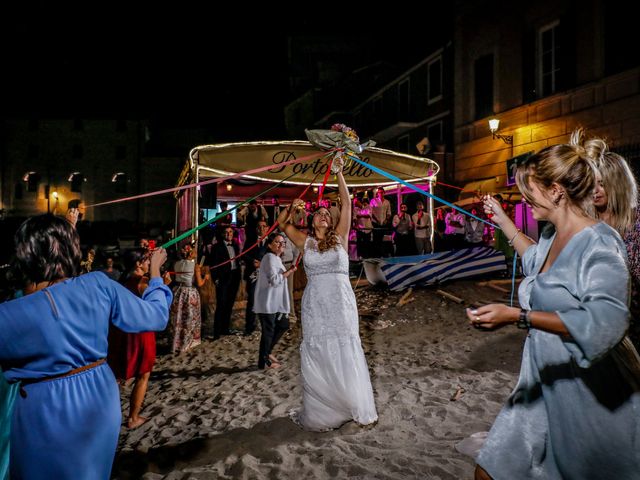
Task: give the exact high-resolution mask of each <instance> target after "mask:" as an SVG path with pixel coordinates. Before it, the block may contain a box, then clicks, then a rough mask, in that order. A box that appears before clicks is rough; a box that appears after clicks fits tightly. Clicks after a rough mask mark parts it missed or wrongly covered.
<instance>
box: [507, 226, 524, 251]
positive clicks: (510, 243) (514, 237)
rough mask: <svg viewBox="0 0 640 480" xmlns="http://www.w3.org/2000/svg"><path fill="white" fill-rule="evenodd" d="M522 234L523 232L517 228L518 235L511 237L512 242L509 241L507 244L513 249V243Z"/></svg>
mask: <svg viewBox="0 0 640 480" xmlns="http://www.w3.org/2000/svg"><path fill="white" fill-rule="evenodd" d="M521 233H522V231H521V230H520V229H519V228H516V234H515V235H514V236H513V237H511V240H509V241H508V242H507V243H508V244H509V246H510V247H512V246H513V241H514V240H515V239H516V237H517V236H518V235H520V234H521Z"/></svg>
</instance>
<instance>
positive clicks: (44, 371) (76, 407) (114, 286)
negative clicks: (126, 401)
mask: <svg viewBox="0 0 640 480" xmlns="http://www.w3.org/2000/svg"><path fill="white" fill-rule="evenodd" d="M165 260H166V252H165V251H164V250H162V249H159V250H156V251H155V252H154V253H153V255H152V257H151V266H150V272H151V280H150V282H149V287H148V288H147V290H146V291H145V292H144V295H143V296H142V298H138V297H136V296H135V295H133V294H132V293H131V292H130V291H128V290H127V289H126V288H124V287H123V286H122V285H120V284H118V283H116V282H114V281H113V280H111V279H109V278H108V277H107V276H106V275H105V274H104V273H102V272H93V273H88V274H86V275H81V276H77V274H78V272H79V265H80V245H79V239H78V235H77V233H76V231H75V229H74V227H73V226H72V225H71V224H70V223H69V222H68V221H67V220H65V219H62V218H57V217H53V216H51V215H42V216H38V217H33V218H31V219H29V220H27V221H26V222H24V223H23V224H22V226H21V227H20V228H19V229H18V232H17V233H16V267H17V271H18V272H19V273H20V274H21V275H22V277H23V279H24V280H25V283H26V285H27V288H26V293H27V295H26V296H24V297H22V298H19V299H16V300H12V301H10V302H6V303H3V304H0V366H1V367H2V369H3V373H4V376H5V378H6V380H7V381H8V382H9V383H15V382H18V381H20V382H21V386H20V394H19V395H18V397H17V399H16V401H15V406H14V411H13V421H12V424H11V455H10V470H11V478H18V479H22V478H24V479H29V480H32V479H56V480H63V479H96V480H100V479H104V480H106V479H108V478H109V477H110V473H111V465H112V463H113V458H114V456H115V451H116V447H117V443H118V434H119V431H120V424H121V411H120V396H119V392H118V386H117V384H116V379H115V377H114V375H113V373H112V372H111V369H110V368H109V366H108V365H107V364H106V363H105V358H106V356H107V335H108V331H109V323H113V324H114V325H115V326H117V327H118V328H120V329H122V330H124V331H126V332H141V331H148V330H156V331H157V330H162V329H163V328H165V326H166V323H167V320H168V316H169V305H170V304H171V297H172V296H171V291H170V290H169V289H168V288H167V287H166V286H165V285H164V284H163V282H162V279H161V278H160V266H161V265H162V263H164V261H165Z"/></svg>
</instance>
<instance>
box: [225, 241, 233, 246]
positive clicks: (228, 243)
mask: <svg viewBox="0 0 640 480" xmlns="http://www.w3.org/2000/svg"><path fill="white" fill-rule="evenodd" d="M225 243H226V244H227V245H229V246H230V247H232V246H233V242H225Z"/></svg>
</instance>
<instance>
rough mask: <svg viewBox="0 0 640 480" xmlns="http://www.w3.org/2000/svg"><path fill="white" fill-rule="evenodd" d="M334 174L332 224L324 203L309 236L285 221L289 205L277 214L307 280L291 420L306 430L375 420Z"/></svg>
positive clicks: (345, 195) (346, 209)
mask: <svg viewBox="0 0 640 480" xmlns="http://www.w3.org/2000/svg"><path fill="white" fill-rule="evenodd" d="M337 177H338V185H339V192H340V200H341V201H342V209H341V212H340V221H339V222H338V225H337V226H335V228H334V226H333V225H332V221H331V215H330V214H329V211H328V210H327V209H326V208H324V207H320V208H318V209H317V210H316V211H315V213H314V215H313V227H312V233H311V235H309V236H307V235H305V234H304V233H302V232H301V231H299V230H298V229H297V228H296V227H294V226H293V225H291V224H290V223H288V220H289V217H290V213H291V212H290V211H289V210H290V209H291V207H290V209H289V210H283V211H282V212H281V213H280V216H279V217H278V223H279V224H280V229H281V230H282V231H283V232H284V233H286V235H287V236H288V237H289V238H290V239H291V241H292V242H293V243H294V244H295V245H296V247H298V249H299V250H300V251H304V268H305V272H306V274H307V279H308V281H307V286H306V288H305V290H304V294H303V296H302V335H303V340H302V344H301V345H300V365H301V370H302V372H301V373H302V387H303V394H302V407H301V408H300V409H299V410H298V411H296V412H294V413H293V414H292V418H293V420H294V421H295V422H296V423H298V424H299V425H300V426H302V428H304V429H305V430H312V431H325V430H331V429H334V428H337V427H339V426H340V425H342V424H343V423H345V422H348V421H350V420H354V421H355V422H356V423H358V424H360V425H369V424H371V423H374V422H375V421H376V420H377V419H378V414H377V412H376V406H375V403H374V400H373V390H372V388H371V380H370V378H369V369H368V366H367V362H366V360H365V357H364V352H363V351H362V345H361V344H360V334H359V331H358V307H357V305H356V297H355V295H354V293H353V289H352V288H351V283H350V282H349V257H348V255H347V248H348V245H349V244H348V237H349V228H350V225H351V202H350V199H349V191H348V189H347V184H346V182H345V180H344V177H343V176H342V171H339V172H338V173H337ZM296 207H297V201H296V202H294V204H293V208H296Z"/></svg>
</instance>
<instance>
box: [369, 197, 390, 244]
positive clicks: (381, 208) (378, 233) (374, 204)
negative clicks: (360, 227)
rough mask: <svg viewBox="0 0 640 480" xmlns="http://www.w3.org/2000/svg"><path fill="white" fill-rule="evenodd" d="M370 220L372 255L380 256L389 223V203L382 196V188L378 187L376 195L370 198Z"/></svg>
mask: <svg viewBox="0 0 640 480" xmlns="http://www.w3.org/2000/svg"><path fill="white" fill-rule="evenodd" d="M371 220H372V222H373V228H374V230H373V249H372V250H373V252H372V253H373V256H375V257H382V254H383V252H384V250H383V245H382V240H383V238H384V236H385V235H387V234H388V233H389V232H388V229H389V227H390V224H391V203H389V200H387V199H386V198H384V188H382V187H379V188H378V190H377V191H376V197H375V198H374V199H373V200H371Z"/></svg>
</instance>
